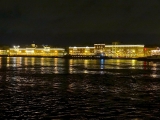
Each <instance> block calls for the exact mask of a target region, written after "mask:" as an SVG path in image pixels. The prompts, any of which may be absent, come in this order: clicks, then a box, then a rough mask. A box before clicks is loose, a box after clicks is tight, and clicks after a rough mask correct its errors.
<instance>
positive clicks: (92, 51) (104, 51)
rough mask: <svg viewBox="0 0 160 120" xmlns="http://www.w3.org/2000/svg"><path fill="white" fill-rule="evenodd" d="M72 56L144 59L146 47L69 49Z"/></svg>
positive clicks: (99, 45) (101, 46)
mask: <svg viewBox="0 0 160 120" xmlns="http://www.w3.org/2000/svg"><path fill="white" fill-rule="evenodd" d="M69 54H70V55H101V56H108V57H114V58H117V57H124V58H137V57H144V45H119V44H118V43H117V42H114V44H112V45H106V44H94V47H88V46H87V47H69Z"/></svg>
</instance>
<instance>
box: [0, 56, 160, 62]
mask: <svg viewBox="0 0 160 120" xmlns="http://www.w3.org/2000/svg"><path fill="white" fill-rule="evenodd" d="M0 57H37V58H63V59H105V60H107V59H121V60H138V61H160V58H147V57H139V58H125V57H108V56H68V55H65V56H37V55H12V56H9V55H0Z"/></svg>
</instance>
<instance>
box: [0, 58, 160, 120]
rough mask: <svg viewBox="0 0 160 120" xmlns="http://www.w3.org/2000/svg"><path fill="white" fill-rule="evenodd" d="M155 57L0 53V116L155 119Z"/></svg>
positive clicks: (159, 66)
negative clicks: (83, 57) (67, 57)
mask: <svg viewBox="0 0 160 120" xmlns="http://www.w3.org/2000/svg"><path fill="white" fill-rule="evenodd" d="M159 116H160V62H145V61H136V60H113V59H110V60H65V59H59V58H27V57H26V58H21V57H17V58H16V57H8V58H0V119H71V120H74V119H78V120H81V119H82V120H84V119H93V120H96V119H122V120H123V119H127V120H128V119H133V120H141V119H142V120H143V119H160V117H159Z"/></svg>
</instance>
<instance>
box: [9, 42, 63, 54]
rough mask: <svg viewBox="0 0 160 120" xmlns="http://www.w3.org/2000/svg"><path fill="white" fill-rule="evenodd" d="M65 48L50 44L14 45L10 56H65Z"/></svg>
mask: <svg viewBox="0 0 160 120" xmlns="http://www.w3.org/2000/svg"><path fill="white" fill-rule="evenodd" d="M64 54H65V49H64V48H51V47H49V46H37V45H35V44H31V46H29V47H22V48H21V47H20V46H13V48H10V49H9V55H10V56H16V55H19V56H63V55H64Z"/></svg>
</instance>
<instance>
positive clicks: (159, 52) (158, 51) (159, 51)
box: [150, 47, 160, 56]
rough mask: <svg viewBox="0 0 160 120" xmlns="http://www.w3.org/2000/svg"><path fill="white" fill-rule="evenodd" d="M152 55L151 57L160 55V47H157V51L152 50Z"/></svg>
mask: <svg viewBox="0 0 160 120" xmlns="http://www.w3.org/2000/svg"><path fill="white" fill-rule="evenodd" d="M150 53H151V55H150V56H153V55H158V56H159V55H160V48H159V47H157V48H156V49H152V50H151V52H150Z"/></svg>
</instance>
